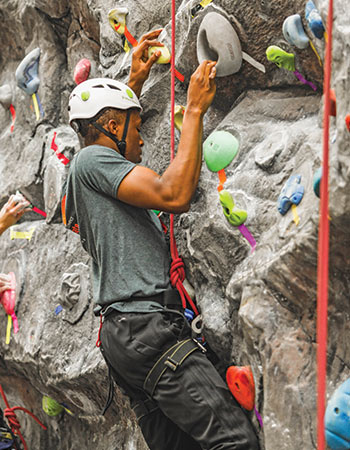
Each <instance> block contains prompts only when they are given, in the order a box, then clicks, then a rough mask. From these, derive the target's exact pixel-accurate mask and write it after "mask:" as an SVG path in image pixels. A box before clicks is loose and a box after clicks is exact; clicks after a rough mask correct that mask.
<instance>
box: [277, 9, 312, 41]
mask: <svg viewBox="0 0 350 450" xmlns="http://www.w3.org/2000/svg"><path fill="white" fill-rule="evenodd" d="M282 31H283V36H284V38H285V39H286V41H287V42H289V44H291V45H295V47H297V48H300V49H304V48H307V47H308V46H309V38H308V36H307V35H306V33H305V31H304V27H303V23H302V21H301V17H300V15H299V14H293V15H292V16H289V17H287V18H286V20H285V21H284V23H283V28H282Z"/></svg>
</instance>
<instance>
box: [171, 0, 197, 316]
mask: <svg viewBox="0 0 350 450" xmlns="http://www.w3.org/2000/svg"><path fill="white" fill-rule="evenodd" d="M175 15H176V13H175V0H171V60H170V64H171V100H170V101H171V128H170V129H171V131H170V149H171V158H170V159H171V161H172V160H173V159H174V158H175V75H176V69H175ZM170 253H171V259H172V263H171V266H170V282H171V285H172V286H173V287H175V288H176V289H177V290H178V292H179V294H180V297H181V302H182V306H183V307H184V308H186V306H187V303H188V304H189V306H190V307H191V308H192V310H193V312H194V313H195V314H196V316H198V314H199V313H198V310H197V308H196V305H195V304H194V303H193V301H192V299H191V297H190V296H189V294H188V292H187V291H186V288H185V287H184V285H183V284H182V283H183V281H184V279H185V265H184V262H183V261H182V259H181V258H180V256H179V252H178V250H177V246H176V240H175V233H174V214H170Z"/></svg>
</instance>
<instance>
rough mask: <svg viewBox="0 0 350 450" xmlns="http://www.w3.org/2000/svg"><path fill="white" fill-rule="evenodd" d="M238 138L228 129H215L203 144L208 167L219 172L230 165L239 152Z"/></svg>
mask: <svg viewBox="0 0 350 450" xmlns="http://www.w3.org/2000/svg"><path fill="white" fill-rule="evenodd" d="M238 148H239V143H238V140H237V138H235V136H233V135H232V134H231V133H229V132H228V131H223V130H220V131H214V132H213V133H211V134H210V136H208V137H207V139H206V140H205V141H204V144H203V153H204V160H205V162H206V164H207V166H208V169H209V170H211V171H212V172H219V170H222V169H224V168H225V167H226V166H228V165H229V164H230V163H231V161H232V160H233V159H234V157H235V156H236V155H237V153H238Z"/></svg>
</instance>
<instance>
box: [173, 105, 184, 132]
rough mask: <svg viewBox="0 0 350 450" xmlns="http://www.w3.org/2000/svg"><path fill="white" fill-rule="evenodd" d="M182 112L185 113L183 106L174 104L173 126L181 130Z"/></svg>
mask: <svg viewBox="0 0 350 450" xmlns="http://www.w3.org/2000/svg"><path fill="white" fill-rule="evenodd" d="M184 114H185V107H184V106H181V105H175V117H174V124H175V128H176V129H177V130H179V131H180V132H181V131H182V123H183V120H184Z"/></svg>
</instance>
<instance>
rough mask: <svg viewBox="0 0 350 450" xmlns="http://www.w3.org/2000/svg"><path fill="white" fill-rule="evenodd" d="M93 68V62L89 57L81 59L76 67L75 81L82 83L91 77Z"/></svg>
mask: <svg viewBox="0 0 350 450" xmlns="http://www.w3.org/2000/svg"><path fill="white" fill-rule="evenodd" d="M90 70H91V62H90V61H89V60H88V59H87V58H83V59H81V60H80V61H79V62H78V63H77V65H76V66H75V69H74V75H73V76H74V81H75V82H76V84H80V83H82V82H83V81H86V80H87V79H88V78H89V74H90Z"/></svg>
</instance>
